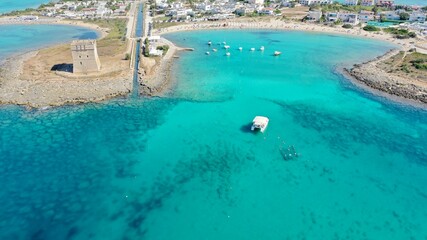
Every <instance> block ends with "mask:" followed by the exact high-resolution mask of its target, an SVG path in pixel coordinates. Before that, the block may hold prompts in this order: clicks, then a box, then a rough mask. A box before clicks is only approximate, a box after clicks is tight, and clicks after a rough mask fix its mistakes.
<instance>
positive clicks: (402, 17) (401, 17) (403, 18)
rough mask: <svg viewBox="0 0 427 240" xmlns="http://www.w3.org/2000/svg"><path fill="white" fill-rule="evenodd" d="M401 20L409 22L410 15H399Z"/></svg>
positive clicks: (405, 13) (403, 13) (404, 13)
mask: <svg viewBox="0 0 427 240" xmlns="http://www.w3.org/2000/svg"><path fill="white" fill-rule="evenodd" d="M399 17H400V20H405V21H406V20H409V13H407V12H402V13H400V14H399Z"/></svg>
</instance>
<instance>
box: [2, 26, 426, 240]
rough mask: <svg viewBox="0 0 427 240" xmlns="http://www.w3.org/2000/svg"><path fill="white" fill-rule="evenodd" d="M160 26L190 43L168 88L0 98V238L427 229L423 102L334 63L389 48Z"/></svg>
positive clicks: (401, 234)
mask: <svg viewBox="0 0 427 240" xmlns="http://www.w3.org/2000/svg"><path fill="white" fill-rule="evenodd" d="M167 38H169V39H171V40H173V41H175V42H176V43H177V44H179V45H180V46H184V47H194V48H195V49H196V50H195V51H194V52H184V53H182V54H180V58H179V59H177V60H176V61H177V62H176V64H175V65H174V67H173V71H174V73H175V74H174V80H175V82H176V85H175V86H174V87H173V92H171V93H170V94H168V95H167V96H166V97H163V98H153V99H146V98H130V99H126V98H125V99H117V100H112V101H108V102H104V103H100V104H85V105H80V106H68V107H61V108H55V109H50V110H43V111H37V110H34V111H28V110H24V109H22V108H19V107H14V106H4V107H2V108H0V182H1V183H2V188H1V189H0V201H1V203H2V204H1V205H0V229H1V231H0V239H319V238H322V239H334V238H335V239H345V238H347V239H426V238H427V224H426V222H427V221H426V220H427V210H426V208H425V203H426V201H427V191H426V188H425V186H426V183H427V154H426V152H427V151H426V150H427V112H426V111H425V110H422V109H418V108H413V107H410V106H405V105H400V104H396V103H393V102H390V101H388V100H386V99H384V98H381V97H376V96H373V95H371V94H369V93H366V92H364V91H361V90H360V89H358V88H356V87H354V86H352V85H351V84H350V83H349V82H348V81H347V80H346V79H344V78H342V77H341V76H340V75H338V74H336V73H335V69H336V67H337V66H343V65H349V64H352V63H356V62H361V61H364V60H366V59H370V58H372V57H374V56H377V55H379V54H381V53H384V52H385V51H387V50H388V49H390V48H393V47H394V46H393V45H388V44H385V43H382V42H377V41H373V40H369V39H359V38H349V37H343V36H336V35H327V34H314V33H303V32H272V31H211V32H209V31H200V32H188V33H176V34H171V35H168V36H167ZM208 40H211V41H212V42H213V43H214V46H213V47H211V48H214V47H215V48H218V51H217V52H213V51H212V49H211V48H209V47H208V46H207V44H206V43H207V41H208ZM223 41H226V42H227V44H229V45H230V46H231V48H230V50H229V51H230V53H231V56H229V57H226V56H225V50H224V49H223V48H222V47H221V45H216V43H217V42H223ZM261 45H263V46H265V51H264V52H261V51H259V50H257V51H255V52H250V51H249V50H248V49H249V48H250V47H255V48H257V49H258V48H259V47H260V46H261ZM239 46H242V47H243V51H242V52H240V51H238V50H237V48H238V47H239ZM349 46H351V47H349ZM276 50H278V51H281V52H283V54H282V55H281V56H279V57H274V56H272V53H273V52H274V51H276ZM206 51H210V52H211V55H209V56H208V55H205V54H204V53H205V52H206ZM256 115H265V116H268V117H269V118H270V124H269V126H268V128H267V130H266V132H265V133H264V134H253V133H252V132H250V130H249V127H250V125H249V124H250V122H251V120H252V118H253V117H254V116H256ZM288 149H289V150H288ZM292 149H295V151H296V152H297V153H298V154H299V157H297V158H296V157H295V158H290V157H286V158H284V155H286V154H292V153H293V150H292Z"/></svg>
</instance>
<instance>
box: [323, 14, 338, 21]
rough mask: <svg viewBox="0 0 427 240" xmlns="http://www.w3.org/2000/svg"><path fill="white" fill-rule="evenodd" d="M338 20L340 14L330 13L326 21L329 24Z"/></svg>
mask: <svg viewBox="0 0 427 240" xmlns="http://www.w3.org/2000/svg"><path fill="white" fill-rule="evenodd" d="M337 20H338V13H336V12H328V13H326V21H328V22H336V21H337Z"/></svg>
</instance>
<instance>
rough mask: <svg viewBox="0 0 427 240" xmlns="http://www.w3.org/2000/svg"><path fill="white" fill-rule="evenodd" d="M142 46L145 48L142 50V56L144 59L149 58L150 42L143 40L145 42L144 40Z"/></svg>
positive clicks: (146, 39)
mask: <svg viewBox="0 0 427 240" xmlns="http://www.w3.org/2000/svg"><path fill="white" fill-rule="evenodd" d="M144 45H145V48H144V53H143V54H144V56H145V57H150V50H149V49H150V41H148V38H145V40H144Z"/></svg>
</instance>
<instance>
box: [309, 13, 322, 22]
mask: <svg viewBox="0 0 427 240" xmlns="http://www.w3.org/2000/svg"><path fill="white" fill-rule="evenodd" d="M321 17H322V11H309V12H308V15H307V20H308V21H313V22H318V21H320V18H321Z"/></svg>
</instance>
